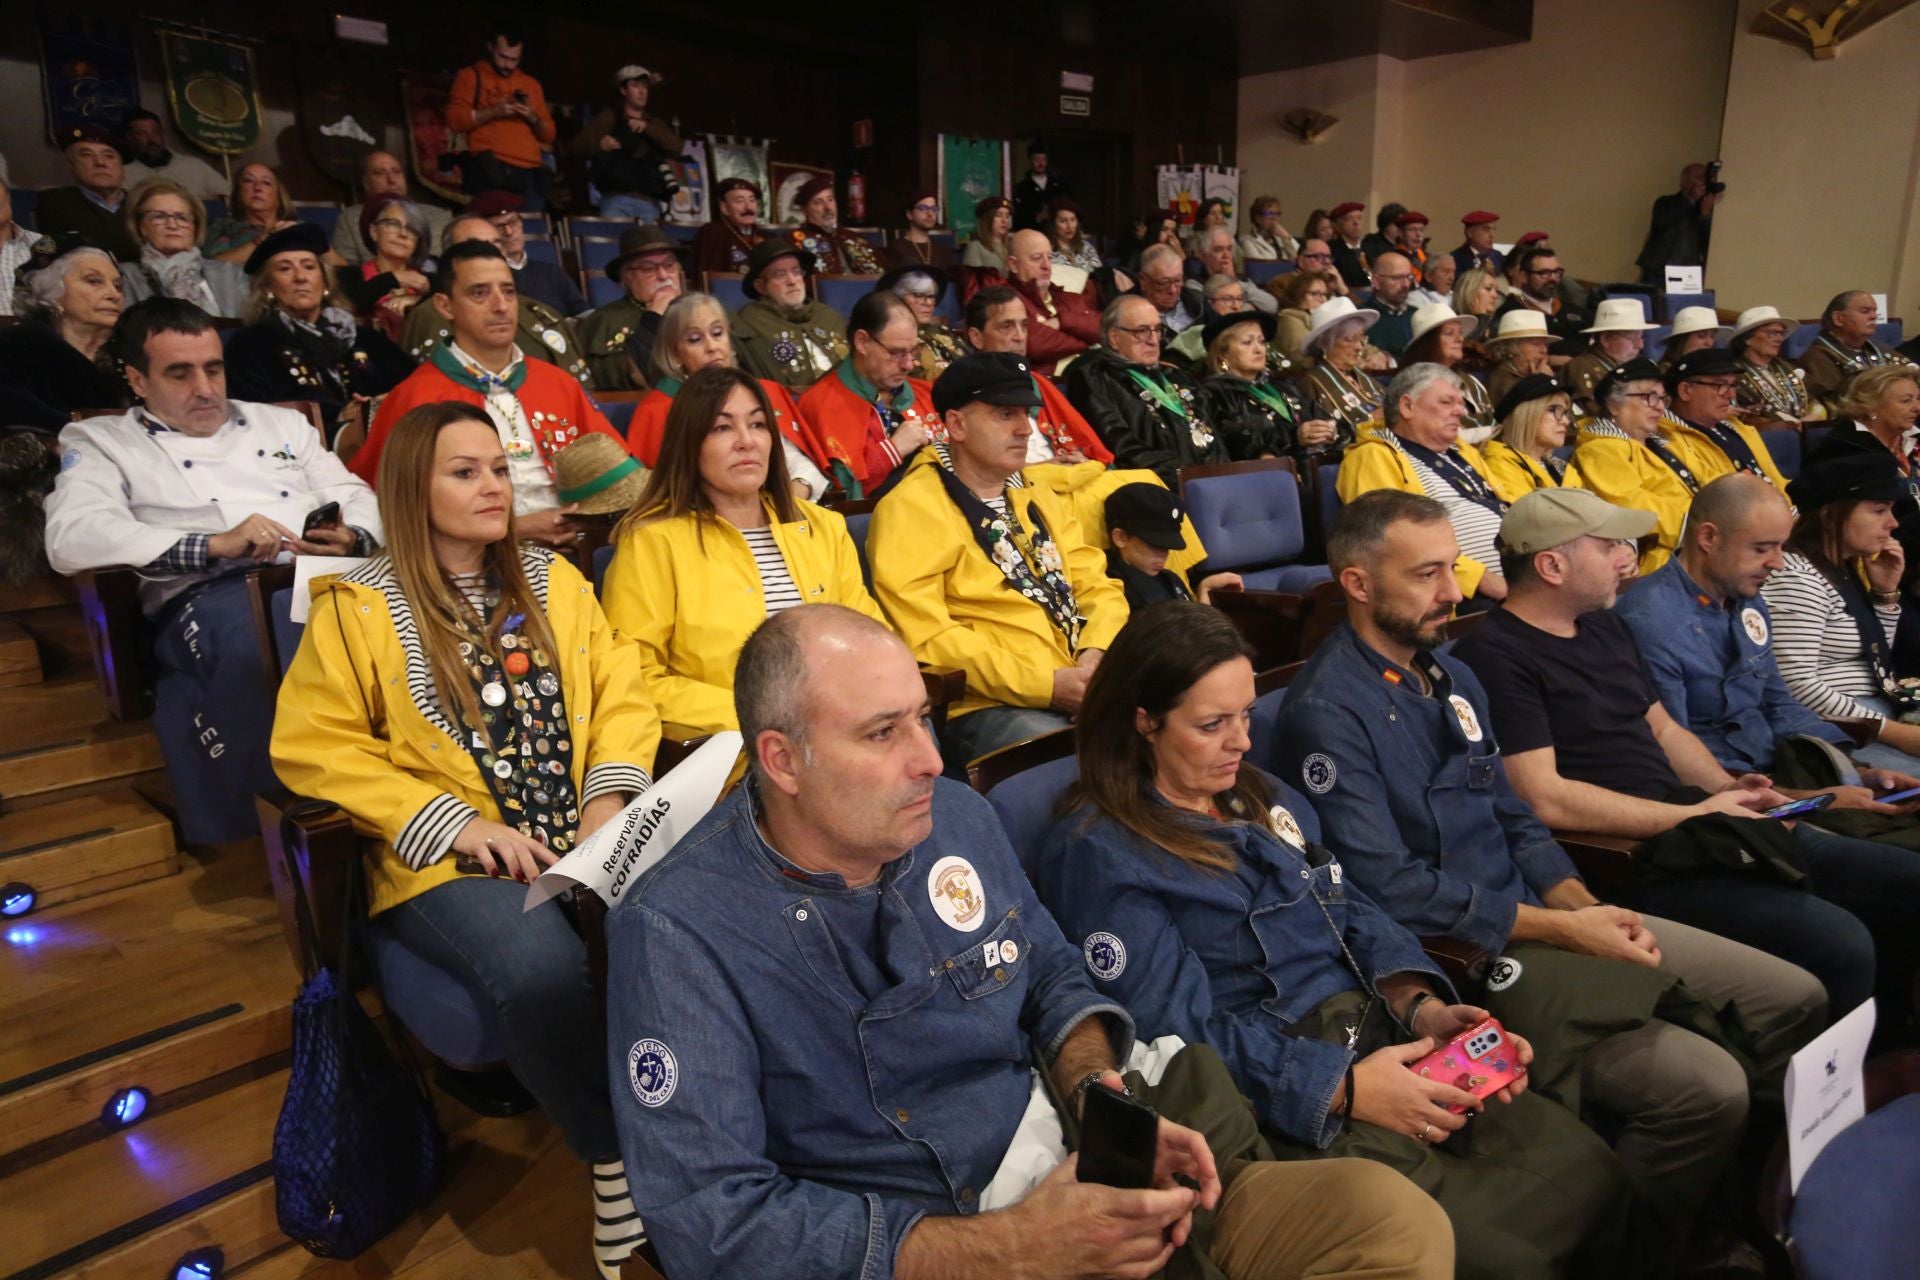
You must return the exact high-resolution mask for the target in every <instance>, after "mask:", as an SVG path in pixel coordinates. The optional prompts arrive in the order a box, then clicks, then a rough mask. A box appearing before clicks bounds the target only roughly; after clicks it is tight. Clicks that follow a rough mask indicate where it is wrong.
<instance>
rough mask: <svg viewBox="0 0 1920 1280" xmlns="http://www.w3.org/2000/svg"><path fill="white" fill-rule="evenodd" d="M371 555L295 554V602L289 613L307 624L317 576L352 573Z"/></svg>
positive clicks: (334, 576) (335, 575) (298, 620)
mask: <svg viewBox="0 0 1920 1280" xmlns="http://www.w3.org/2000/svg"><path fill="white" fill-rule="evenodd" d="M370 558H371V557H368V556H295V557H294V558H293V603H292V604H291V605H290V606H289V607H288V613H289V614H291V616H292V618H293V620H294V621H295V622H297V623H299V624H300V625H301V626H303V627H304V626H306V625H307V614H308V612H310V611H311V610H312V608H313V582H314V579H316V578H337V577H339V576H340V575H341V574H343V573H352V572H353V571H354V570H355V569H358V568H359V567H360V566H361V565H363V564H365V563H366V562H367V561H368V560H369V559H370Z"/></svg>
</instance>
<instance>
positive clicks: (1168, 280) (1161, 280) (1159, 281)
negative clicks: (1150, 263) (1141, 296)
mask: <svg viewBox="0 0 1920 1280" xmlns="http://www.w3.org/2000/svg"><path fill="white" fill-rule="evenodd" d="M1140 279H1141V280H1142V281H1143V282H1145V283H1147V284H1150V285H1153V286H1154V287H1155V288H1157V289H1165V288H1167V287H1168V286H1169V285H1178V284H1180V283H1181V282H1182V281H1184V280H1185V279H1186V277H1184V276H1151V275H1146V274H1144V273H1143V274H1142V275H1141V276H1140Z"/></svg>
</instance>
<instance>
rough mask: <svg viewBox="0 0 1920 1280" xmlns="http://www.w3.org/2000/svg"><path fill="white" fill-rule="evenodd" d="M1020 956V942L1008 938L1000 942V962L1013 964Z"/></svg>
mask: <svg viewBox="0 0 1920 1280" xmlns="http://www.w3.org/2000/svg"><path fill="white" fill-rule="evenodd" d="M1019 958H1020V944H1019V943H1017V942H1015V941H1014V940H1013V939H1012V938H1008V939H1007V940H1006V941H1005V942H1003V943H1001V944H1000V963H1001V964H1012V963H1013V962H1014V961H1015V960H1018V959H1019Z"/></svg>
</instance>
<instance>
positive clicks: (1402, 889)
mask: <svg viewBox="0 0 1920 1280" xmlns="http://www.w3.org/2000/svg"><path fill="white" fill-rule="evenodd" d="M1416 661H1418V662H1419V663H1420V664H1421V667H1422V670H1423V671H1425V672H1426V673H1427V676H1428V678H1429V680H1431V681H1432V684H1433V693H1432V695H1431V696H1428V695H1424V694H1422V693H1420V691H1419V688H1420V686H1419V682H1418V680H1417V679H1416V678H1415V676H1414V674H1413V673H1412V672H1411V671H1409V670H1407V669H1406V668H1405V667H1401V666H1399V665H1397V664H1395V663H1392V662H1389V661H1388V660H1387V659H1386V658H1384V657H1382V656H1381V655H1380V654H1378V653H1375V652H1374V651H1373V650H1372V649H1370V648H1368V647H1367V646H1366V645H1364V644H1362V643H1361V642H1360V638H1359V637H1358V636H1357V635H1355V634H1354V631H1353V628H1352V627H1351V626H1350V625H1347V624H1344V623H1343V624H1342V625H1341V627H1340V629H1339V630H1338V631H1336V632H1335V633H1334V634H1333V635H1332V636H1331V637H1330V638H1329V639H1328V640H1327V641H1326V643H1324V644H1323V645H1321V646H1320V648H1319V649H1318V650H1316V651H1315V653H1314V655H1313V658H1312V659H1311V660H1310V661H1309V662H1308V663H1307V665H1306V667H1305V669H1303V670H1302V671H1301V672H1300V674H1299V675H1298V676H1296V677H1294V681H1293V683H1292V684H1291V685H1290V686H1288V688H1287V697H1286V701H1285V702H1283V703H1281V705H1280V723H1279V728H1278V730H1277V732H1276V734H1275V741H1274V754H1273V758H1274V760H1275V761H1276V762H1277V764H1278V769H1277V772H1278V773H1279V774H1280V775H1281V776H1282V777H1283V778H1286V779H1288V780H1289V781H1292V780H1295V779H1298V780H1299V781H1300V783H1301V785H1302V786H1304V787H1305V788H1306V790H1307V792H1308V794H1309V795H1310V796H1311V797H1312V800H1313V804H1314V807H1315V808H1316V809H1318V810H1319V812H1320V822H1321V825H1322V826H1323V827H1324V828H1325V830H1326V833H1327V844H1328V845H1329V846H1331V847H1332V849H1333V851H1334V852H1335V853H1337V854H1338V855H1339V856H1340V859H1341V861H1342V862H1344V863H1345V864H1346V868H1347V871H1348V872H1349V873H1350V874H1351V875H1352V876H1353V878H1354V880H1355V882H1356V883H1358V884H1359V886H1360V887H1361V888H1362V889H1364V890H1365V891H1366V892H1367V894H1368V895H1369V896H1371V897H1372V898H1373V899H1374V901H1376V902H1378V903H1379V904H1380V905H1381V906H1382V907H1384V908H1385V909H1386V910H1387V912H1388V914H1390V915H1391V916H1392V917H1393V918H1394V919H1395V920H1398V921H1399V922H1400V923H1401V924H1403V925H1405V926H1406V927H1407V928H1409V929H1411V930H1412V931H1413V932H1414V933H1416V934H1418V935H1420V936H1422V937H1427V936H1432V935H1436V934H1438V935H1446V936H1448V937H1453V938H1458V939H1460V940H1461V941H1463V942H1469V943H1472V944H1474V945H1475V946H1479V947H1483V948H1485V949H1486V950H1487V951H1488V952H1492V953H1497V952H1498V951H1499V950H1500V949H1501V948H1502V947H1504V946H1505V945H1506V942H1507V935H1509V934H1510V933H1512V932H1513V921H1514V917H1515V915H1516V914H1517V913H1518V908H1519V906H1520V904H1521V903H1526V904H1527V905H1529V906H1538V905H1539V902H1540V897H1539V895H1540V894H1541V893H1543V892H1545V891H1546V890H1547V889H1549V888H1551V887H1553V886H1554V885H1556V884H1558V883H1560V882H1561V881H1562V880H1568V879H1575V878H1577V877H1578V874H1579V873H1578V872H1576V871H1575V870H1574V867H1573V863H1572V861H1571V860H1570V859H1569V858H1568V857H1567V854H1566V851H1565V850H1564V849H1562V848H1561V847H1560V846H1559V845H1558V844H1556V843H1554V840H1553V837H1552V836H1551V835H1549V834H1548V833H1547V829H1546V827H1545V826H1543V825H1542V824H1541V822H1540V820H1539V819H1538V818H1536V817H1534V815H1533V810H1531V809H1529V808H1527V806H1526V804H1525V802H1524V801H1522V800H1521V799H1520V797H1519V796H1517V795H1515V794H1514V791H1513V786H1512V784H1511V783H1509V782H1508V781H1507V770H1506V766H1505V765H1504V764H1503V763H1502V762H1501V760H1500V747H1499V744H1498V743H1497V742H1495V741H1494V737H1493V728H1492V721H1491V720H1490V719H1489V718H1488V715H1487V695H1486V691H1485V690H1484V689H1482V688H1481V687H1480V681H1479V680H1478V679H1476V678H1475V677H1474V674H1473V672H1471V671H1469V670H1468V669H1467V668H1466V667H1465V666H1464V665H1463V664H1461V663H1459V662H1456V661H1455V660H1454V659H1452V658H1450V657H1447V656H1445V655H1443V654H1425V653H1423V654H1420V655H1418V658H1417V659H1416Z"/></svg>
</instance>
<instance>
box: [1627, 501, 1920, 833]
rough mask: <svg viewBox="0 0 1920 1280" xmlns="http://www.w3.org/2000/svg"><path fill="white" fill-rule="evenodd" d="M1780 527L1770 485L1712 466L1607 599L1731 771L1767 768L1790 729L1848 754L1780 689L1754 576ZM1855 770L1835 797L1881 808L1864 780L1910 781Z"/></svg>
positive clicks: (1671, 710)
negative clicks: (1640, 570)
mask: <svg viewBox="0 0 1920 1280" xmlns="http://www.w3.org/2000/svg"><path fill="white" fill-rule="evenodd" d="M1792 529H1793V512H1792V511H1791V510H1790V509H1789V508H1788V507H1787V504H1786V502H1785V500H1784V499H1782V498H1781V496H1780V493H1779V491H1778V490H1776V489H1775V488H1774V487H1773V486H1772V485H1770V484H1768V483H1767V482H1766V481H1764V480H1761V479H1760V478H1758V477H1757V476H1750V475H1744V474H1739V473H1736V474H1734V475H1728V476H1722V477H1720V478H1719V479H1718V480H1715V481H1714V482H1713V483H1712V484H1709V485H1707V486H1706V487H1705V488H1704V489H1702V490H1701V491H1700V493H1699V495H1698V496H1697V497H1696V498H1694V500H1693V506H1692V509H1691V510H1690V511H1689V512H1688V515H1687V525H1686V536H1685V537H1684V538H1683V539H1682V541H1681V544H1680V547H1679V550H1678V551H1677V553H1676V555H1675V558H1674V559H1673V560H1670V561H1668V562H1667V564H1666V566H1665V567H1664V568H1662V569H1660V571H1659V572H1657V573H1654V574H1651V575H1649V576H1648V577H1647V578H1645V579H1644V580H1642V581H1641V582H1639V583H1637V584H1635V585H1634V586H1633V588H1632V589H1631V590H1629V591H1626V592H1625V593H1623V594H1622V595H1621V597H1620V602H1619V604H1617V605H1616V606H1614V612H1615V613H1616V614H1618V615H1619V616H1620V617H1621V618H1622V619H1624V620H1625V621H1626V624H1627V627H1628V629H1629V630H1631V631H1632V632H1633V638H1634V641H1635V642H1636V643H1637V644H1638V645H1639V646H1640V657H1641V659H1642V660H1643V661H1644V662H1645V664H1646V668H1647V674H1648V675H1649V676H1651V677H1652V679H1653V687H1654V691H1655V692H1656V693H1658V694H1659V695H1660V701H1661V703H1662V704H1664V705H1665V706H1666V708H1667V712H1668V714H1669V715H1671V716H1672V717H1673V718H1674V719H1675V720H1677V721H1679V722H1680V723H1681V724H1683V725H1685V726H1686V727H1687V728H1688V729H1690V730H1692V731H1693V736H1694V737H1696V738H1698V739H1700V741H1701V742H1702V743H1704V744H1705V745H1706V748H1707V749H1708V750H1709V751H1711V752H1713V758H1714V759H1716V760H1718V761H1719V762H1720V764H1721V766H1722V767H1724V768H1725V769H1726V771H1727V772H1728V773H1732V774H1736V775H1737V774H1742V773H1768V772H1770V771H1771V770H1772V768H1773V757H1774V751H1775V748H1776V745H1777V744H1778V743H1779V742H1780V741H1781V740H1782V739H1784V738H1788V737H1791V736H1793V735H1795V734H1805V735H1807V736H1808V737H1813V738H1819V739H1821V740H1822V741H1825V742H1830V743H1832V744H1833V745H1834V746H1835V747H1838V748H1839V749H1840V750H1841V752H1843V753H1844V754H1847V755H1851V754H1853V740H1852V739H1851V738H1849V737H1848V736H1847V734H1846V731H1845V730H1843V729H1841V728H1840V726H1838V725H1836V724H1834V723H1833V722H1832V721H1829V720H1823V719H1821V718H1820V717H1819V716H1817V715H1815V714H1814V713H1813V712H1811V711H1809V710H1807V708H1806V707H1805V706H1804V705H1802V704H1801V703H1800V701H1799V700H1798V699H1797V698H1795V697H1794V696H1793V694H1791V693H1790V692H1788V690H1787V686H1786V682H1785V681H1783V680H1782V679H1781V678H1780V666H1779V664H1778V663H1777V662H1775V661H1774V656H1773V618H1772V617H1771V616H1770V615H1769V614H1768V612H1767V602H1766V599H1765V598H1764V597H1763V596H1761V594H1760V587H1761V584H1763V583H1764V582H1765V581H1766V580H1767V578H1768V577H1769V576H1771V575H1772V574H1773V572H1774V571H1775V570H1777V569H1778V568H1779V567H1780V565H1781V563H1782V555H1783V550H1784V548H1785V545H1786V540H1787V535H1788V534H1789V533H1790V532H1792ZM1858 772H1859V778H1860V783H1861V785H1860V786H1859V787H1839V788H1835V791H1836V793H1837V798H1836V800H1835V802H1834V805H1835V807H1836V808H1840V809H1849V808H1859V809H1871V810H1872V811H1874V812H1882V813H1893V812H1896V811H1895V810H1892V809H1889V808H1888V807H1887V806H1885V805H1881V804H1877V803H1875V802H1874V801H1873V798H1872V790H1871V789H1872V788H1880V789H1883V790H1884V789H1887V788H1891V787H1897V786H1913V785H1915V783H1914V781H1913V780H1912V779H1910V778H1908V777H1906V776H1905V775H1904V774H1900V773H1896V772H1894V771H1892V770H1884V769H1873V768H1862V769H1860V770H1859V771H1858ZM1863 788H1867V789H1865V790H1863ZM1796 794H1797V793H1796Z"/></svg>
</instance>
